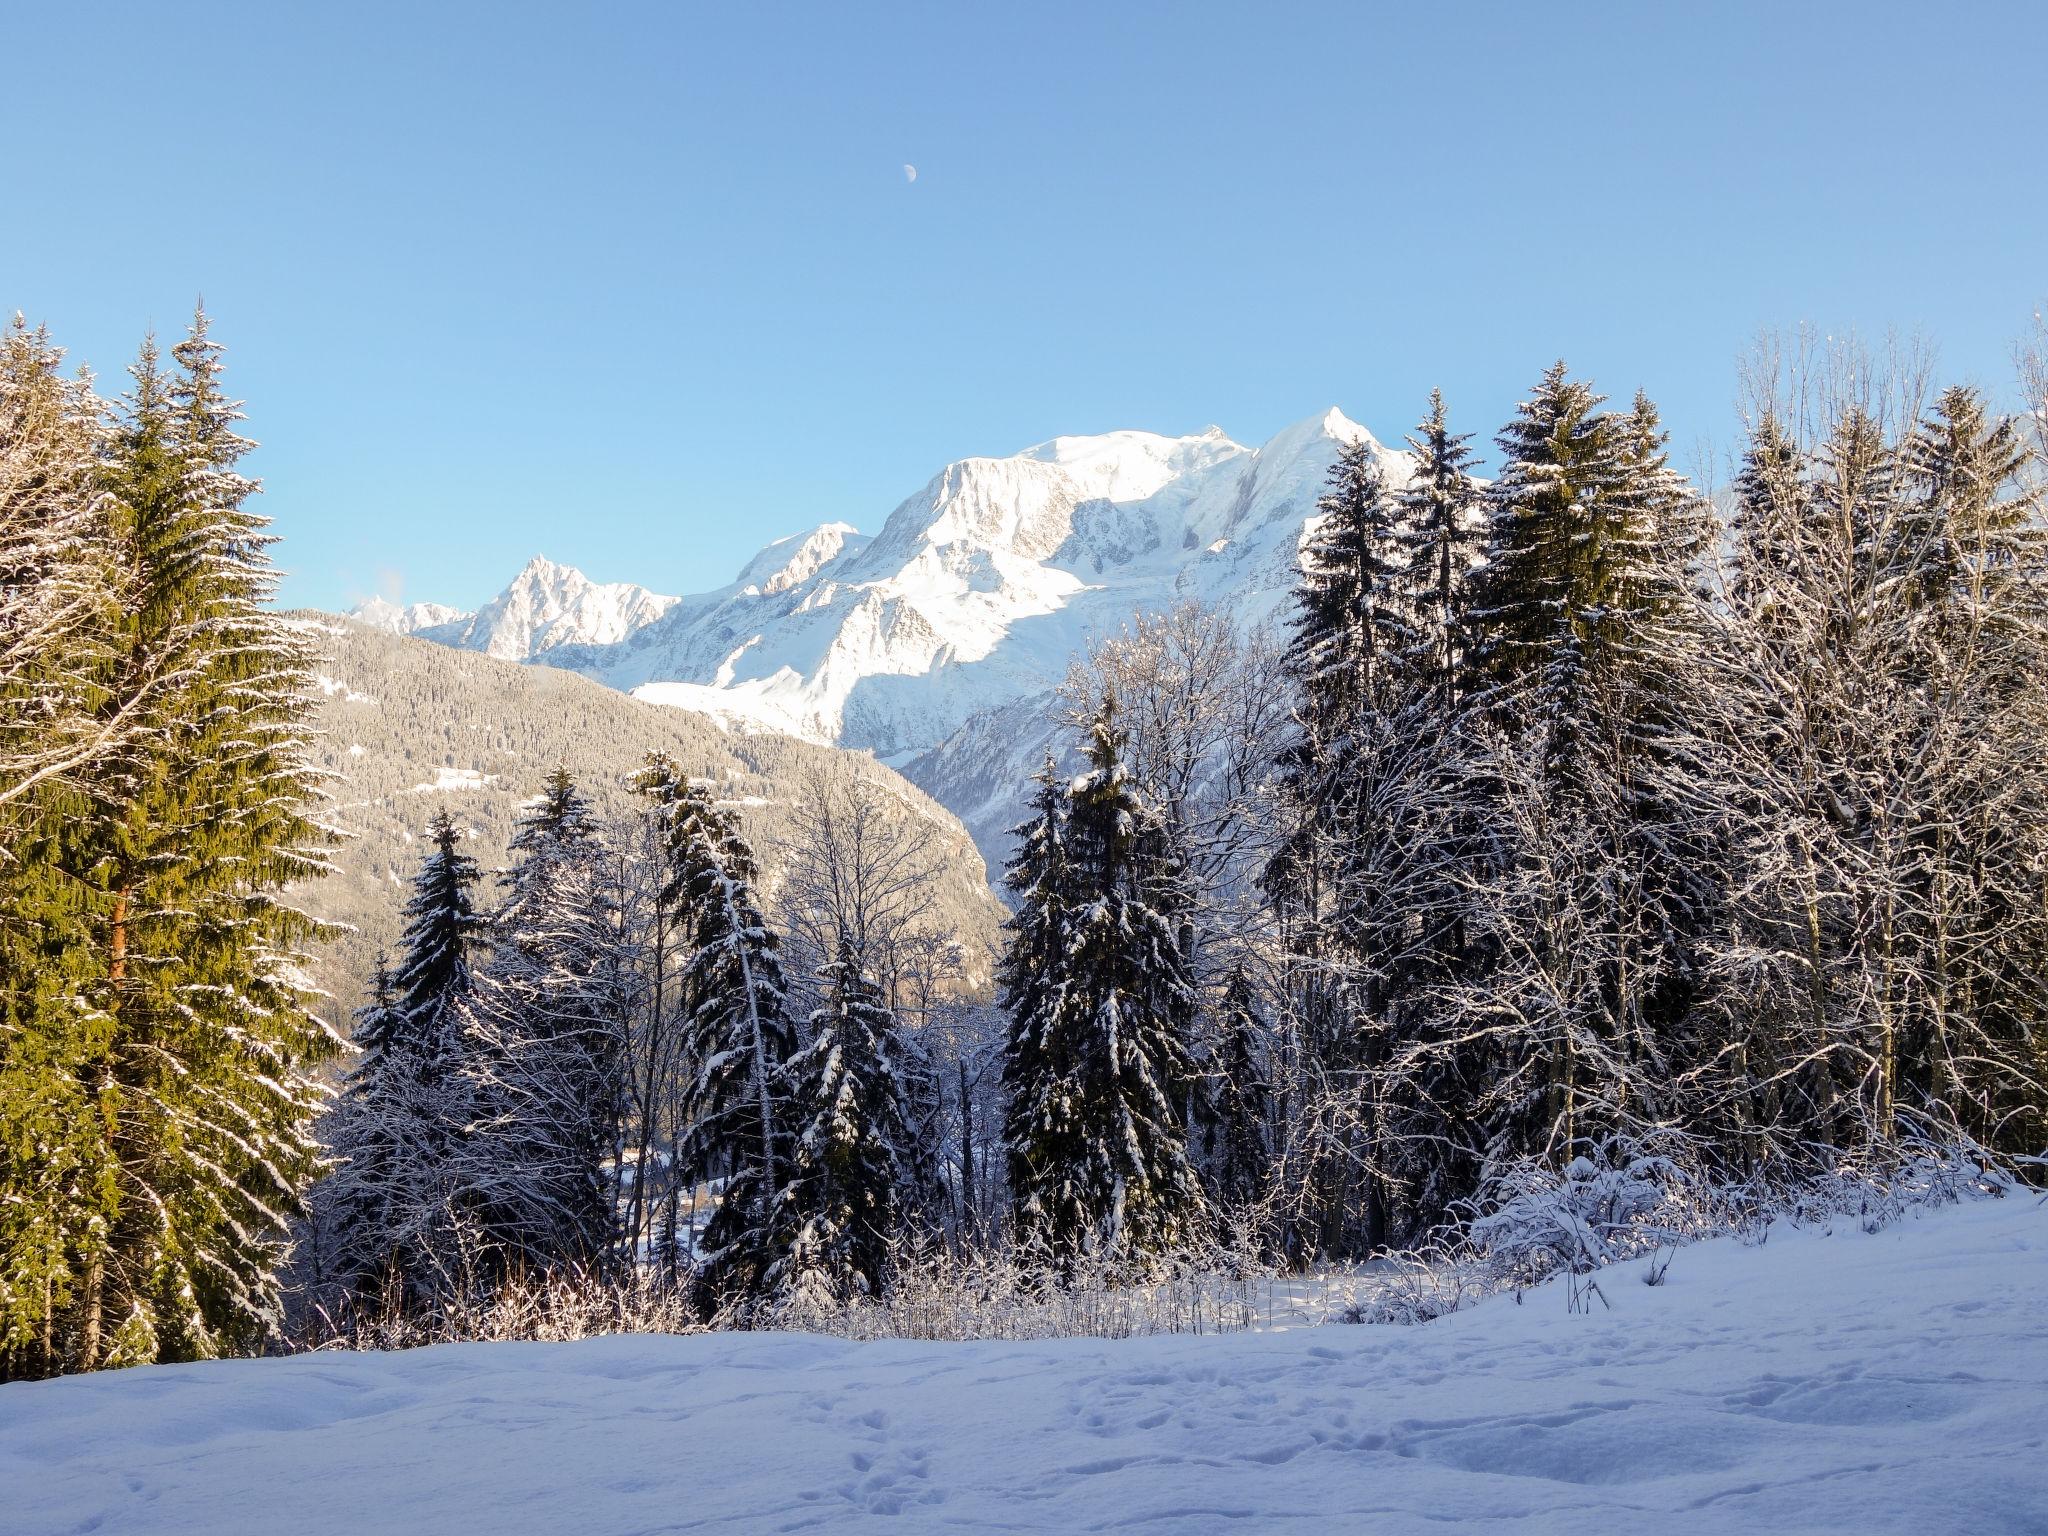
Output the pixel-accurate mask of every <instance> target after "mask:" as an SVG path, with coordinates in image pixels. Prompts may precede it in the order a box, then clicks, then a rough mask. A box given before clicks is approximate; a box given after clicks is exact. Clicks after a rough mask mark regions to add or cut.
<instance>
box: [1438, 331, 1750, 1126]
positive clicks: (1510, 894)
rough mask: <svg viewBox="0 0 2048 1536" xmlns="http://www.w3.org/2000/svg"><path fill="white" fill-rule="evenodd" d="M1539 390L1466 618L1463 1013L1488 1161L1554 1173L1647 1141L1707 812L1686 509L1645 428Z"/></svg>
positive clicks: (1680, 992) (1497, 498)
mask: <svg viewBox="0 0 2048 1536" xmlns="http://www.w3.org/2000/svg"><path fill="white" fill-rule="evenodd" d="M1600 404H1601V397H1600V396H1598V395H1596V394H1595V393H1594V392H1593V391H1592V389H1591V388H1590V386H1588V385H1586V384H1584V383H1582V382H1580V381H1577V380H1574V379H1571V378H1570V377H1569V376H1568V375H1567V374H1566V372H1565V369H1564V365H1563V364H1562V363H1560V364H1557V365H1556V366H1554V367H1553V368H1551V369H1550V370H1548V371H1547V372H1546V373H1545V375H1544V377H1543V379H1542V381H1541V382H1540V384H1539V385H1538V387H1537V389H1536V391H1535V392H1534V394H1533V395H1532V396H1531V398H1530V400H1528V401H1527V402H1525V403H1524V404H1523V405H1522V406H1521V407H1520V409H1519V410H1518V413H1517V417H1516V419H1515V421H1514V422H1512V423H1511V424H1510V425H1509V426H1508V428H1507V429H1506V430H1505V431H1503V433H1502V434H1501V437H1500V439H1499V442H1500V448H1501V451H1502V454H1503V456H1504V463H1503V466H1502V469H1501V473H1500V476H1499V478H1498V480H1496V481H1495V483H1494V485H1493V487H1492V489H1491V491H1490V493H1489V498H1488V499H1489V523H1490V532H1489V540H1488V551H1487V560H1486V564H1485V566H1484V567H1483V568H1482V571H1481V573H1480V576H1479V579H1478V582H1477V592H1476V594H1475V601H1474V607H1473V612H1472V619H1473V629H1474V655H1475V660H1476V662H1477V672H1478V687H1477V691H1476V693H1475V696H1474V699H1473V706H1474V708H1473V710H1472V720H1471V725H1470V729H1471V730H1472V731H1473V732H1475V733H1476V737H1477V739H1478V741H1479V742H1480V743H1481V745H1482V752H1483V761H1484V765H1485V766H1484V777H1485V789H1486V793H1487V794H1489V795H1490V796H1491V798H1492V801H1493V804H1492V806H1491V808H1490V810H1489V816H1488V820H1489V823H1490V827H1491V835H1492V836H1493V837H1494V838H1495V839H1496V841H1497V848H1496V851H1495V853H1494V854H1493V855H1492V857H1491V860H1490V865H1489V867H1487V868H1485V869H1483V870H1482V871H1481V877H1480V878H1479V879H1478V880H1477V882H1476V883H1475V889H1474V897H1473V900H1472V902H1471V904H1470V906H1471V910H1470V912H1469V915H1468V918H1467V925H1466V926H1467V931H1468V933H1469V934H1471V936H1472V938H1473V940H1474V943H1475V948H1476V950H1477V952H1478V953H1477V958H1476V960H1475V962H1474V963H1472V964H1471V965H1469V966H1468V970H1469V972H1470V974H1469V975H1468V976H1467V977H1466V978H1465V980H1464V983H1463V989H1462V990H1463V1000H1462V1002H1454V1003H1453V1007H1454V1009H1460V1010H1462V1011H1465V1012H1466V1013H1467V1014H1468V1015H1469V1016H1470V1018H1471V1019H1472V1021H1473V1023H1474V1024H1475V1025H1477V1026H1479V1028H1478V1029H1477V1030H1476V1031H1468V1035H1470V1034H1472V1033H1477V1034H1478V1035H1480V1036H1481V1037H1483V1038H1484V1039H1485V1040H1486V1041H1487V1043H1488V1048H1489V1052H1490V1055H1491V1065H1490V1070H1487V1071H1486V1072H1485V1073H1484V1074H1483V1076H1484V1077H1485V1078H1486V1079H1489V1080H1490V1086H1489V1089H1488V1091H1487V1098H1486V1102H1485V1103H1484V1105H1483V1106H1482V1115H1481V1118H1482V1122H1483V1123H1484V1124H1485V1125H1486V1126H1487V1128H1488V1130H1489V1132H1490V1135H1491V1137H1492V1138H1493V1139H1494V1141H1495V1143H1496V1145H1497V1146H1498V1147H1499V1148H1501V1149H1503V1150H1513V1151H1517V1152H1534V1153H1548V1154H1552V1155H1566V1154H1568V1149H1569V1148H1571V1147H1572V1146H1574V1145H1576V1144H1577V1143H1579V1142H1581V1141H1582V1140H1583V1139H1584V1138H1586V1137H1587V1136H1589V1135H1596V1134H1599V1133H1600V1132H1602V1131H1606V1130H1612V1129H1616V1128H1621V1127H1629V1126H1636V1125H1640V1124H1644V1123H1651V1122H1654V1121H1656V1120H1657V1119H1658V1118H1659V1117H1660V1116H1662V1115H1665V1114H1667V1113H1669V1112H1670V1110H1671V1108H1672V1101H1671V1098H1670V1090H1671V1086H1672V1077H1673V1070H1672V1062H1671V1060H1670V1054H1671V1052H1670V1046H1671V1035H1672V1033H1673V1031H1674V1030H1675V1029H1676V1027H1677V1019H1678V1016H1679V1015H1681V1014H1683V1013H1684V1012H1685V1011H1686V1009H1687V1008H1688V1006H1689V1001H1690V990H1691V985H1692V965H1693V962H1692V957H1691V954H1690V946H1691V945H1692V943H1693V942H1695V940H1696V938H1697V936H1698V934H1699V930H1700V926H1701V924H1702V922H1703V921H1704V918H1705V911H1704V904H1705V902H1706V901H1707V898H1706V897H1704V896H1703V895H1702V893H1701V890H1700V888H1699V884H1698V882H1699V881H1700V880H1701V879H1702V877H1703V865H1702V864H1701V863H1700V862H1698V861H1697V854H1696V849H1695V841H1696V838H1697V836H1698V834H1699V833H1700V830H1701V827H1700V822H1699V818H1701V817H1702V816H1707V815H1710V813H1711V811H1712V809H1713V794H1712V791H1711V789H1710V788H1709V787H1708V786H1707V785H1706V784H1705V783H1704V781H1703V779H1702V775H1703V774H1706V773H1707V771H1708V770H1707V769H1706V767H1705V765H1704V761H1703V759H1704V749H1703V747H1702V746H1701V744H1700V743H1698V742H1697V741H1696V740H1695V739H1694V738H1693V737H1692V736H1691V735H1690V734H1689V731H1688V728H1687V726H1686V723H1685V722H1686V720H1687V718H1688V714H1689V709H1688V701H1687V694H1686V689H1687V688H1689V687H1690V686H1691V685H1692V683H1693V682H1694V681H1695V680H1696V678H1697V675H1698V669H1699V663H1700V656H1701V652H1700V650H1699V646H1698V640H1697V623H1698V618H1699V612H1698V602H1697V596H1696V588H1695V585H1694V583H1693V581H1692V579H1691V577H1690V575H1689V574H1688V573H1687V572H1686V569H1685V562H1686V561H1687V560H1688V559H1689V558H1690V556H1691V554H1692V548H1691V546H1690V544H1689V543H1688V542H1686V541H1683V540H1677V539H1673V538H1670V537H1669V536H1668V535H1669V532H1670V530H1671V529H1672V528H1674V527H1680V526H1690V523H1689V521H1687V520H1688V519H1689V518H1690V517H1691V514H1690V513H1687V512H1685V511H1684V510H1683V508H1682V507H1681V506H1680V505H1679V503H1680V502H1682V501H1683V499H1684V497H1685V495H1686V493H1685V492H1684V490H1683V487H1682V486H1681V485H1679V484H1677V483H1676V482H1675V480H1674V479H1673V477H1671V476H1670V475H1669V472H1668V468H1667V466H1666V464H1665V460H1664V454H1663V442H1662V434H1661V431H1660V430H1659V429H1658V427H1657V425H1656V422H1655V416H1654V412H1652V411H1650V410H1648V409H1647V403H1646V402H1645V404H1644V407H1643V408H1639V409H1638V411H1637V412H1635V413H1633V414H1632V415H1629V416H1622V417H1614V416H1603V415H1600V414H1599V413H1598V407H1599V406H1600Z"/></svg>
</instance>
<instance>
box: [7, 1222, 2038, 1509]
mask: <svg viewBox="0 0 2048 1536" xmlns="http://www.w3.org/2000/svg"><path fill="white" fill-rule="evenodd" d="M2044 1259H2048V1211H2044V1210H2043V1209H2042V1207H2041V1204H2040V1202H2039V1201H2038V1200H2037V1199H2035V1198H2032V1197H2019V1198H2012V1199H2006V1200H1998V1201H1984V1202H1980V1203H1975V1204H1971V1205H1967V1206H1964V1207H1961V1208H1959V1209H1953V1210H1947V1211H1941V1212H1938V1213H1934V1214H1930V1215H1925V1216H1923V1217H1921V1218H1920V1219H1917V1220H1914V1219H1908V1220H1906V1221H1904V1222H1903V1223H1901V1224H1900V1225H1898V1226H1895V1227H1892V1228H1889V1229H1886V1230H1884V1231H1882V1232H1879V1233H1877V1234H1875V1235H1871V1234H1866V1233H1864V1232H1862V1231H1860V1230H1858V1229H1857V1228H1856V1227H1855V1226H1854V1225H1853V1223H1848V1222H1844V1223H1841V1224H1838V1225H1837V1227H1836V1228H1835V1230H1834V1232H1833V1234H1832V1235H1823V1234H1822V1233H1820V1232H1814V1231H1806V1232H1795V1231H1790V1230H1787V1229H1785V1228H1782V1227H1781V1228H1778V1229H1777V1230H1775V1231H1774V1232H1773V1233H1772V1234H1771V1236H1770V1238H1769V1241H1768V1242H1766V1243H1765V1244H1764V1245H1763V1246H1761V1247H1747V1246H1744V1245H1743V1244H1742V1243H1740V1242H1738V1241H1736V1240H1734V1239H1722V1240H1718V1241H1715V1242H1711V1243H1705V1244H1701V1245H1699V1246H1696V1247H1692V1248H1687V1249H1684V1250H1682V1251H1680V1252H1679V1254H1678V1255H1677V1258H1676V1260H1675V1262H1674V1263H1673V1264H1672V1266H1671V1269H1670V1271H1669V1275H1668V1279H1667V1282H1666V1283H1665V1284H1664V1285H1661V1286H1658V1287H1655V1288H1652V1287H1649V1286H1646V1285H1644V1284H1642V1283H1641V1274H1642V1268H1643V1266H1642V1265H1641V1264H1640V1263H1634V1264H1627V1265H1619V1266H1616V1267H1614V1268H1612V1269H1609V1270H1606V1271H1603V1272H1602V1273H1601V1275H1600V1283H1601V1287H1602V1290H1603V1291H1604V1293H1605V1295H1606V1297H1607V1299H1608V1302H1609V1303H1610V1304H1611V1305H1610V1306H1609V1307H1608V1308H1605V1309H1603V1307H1602V1306H1601V1304H1600V1302H1599V1301H1598V1300H1597V1299H1596V1300H1594V1302H1593V1310H1592V1311H1591V1313H1590V1314H1574V1313H1572V1312H1570V1311H1569V1310H1568V1309H1567V1305H1566V1296H1565V1291H1564V1288H1563V1286H1562V1284H1560V1283H1553V1284H1551V1285H1548V1286H1545V1287H1543V1288H1541V1289H1538V1290H1535V1291H1531V1292H1528V1293H1526V1294H1525V1295H1524V1296H1523V1297H1522V1298H1521V1299H1520V1300H1519V1302H1518V1301H1517V1299H1516V1298H1515V1297H1513V1296H1500V1297H1496V1298H1494V1299H1492V1300H1490V1301H1487V1302H1485V1303H1482V1304H1481V1305H1479V1306H1477V1307H1475V1308H1473V1309H1471V1310H1470V1311H1467V1312H1463V1313H1459V1314H1456V1315H1453V1316H1451V1317H1448V1318H1444V1319H1442V1320H1440V1321H1438V1322H1435V1323H1431V1324H1428V1325H1426V1326H1423V1327H1415V1328H1398V1327H1343V1326H1331V1327H1324V1328H1312V1329H1302V1330H1297V1331H1289V1332H1280V1333H1266V1334H1238V1335H1229V1336H1223V1337H1208V1338H1193V1337H1152V1338H1140V1339H1129V1340H1123V1341H1119V1342H1103V1341H1094V1340H1072V1339H1070V1340H1056V1341H1048V1342H1037V1343H976V1344H924V1343H900V1342H899V1343H873V1344H852V1343H847V1342H845V1341H842V1340H836V1339H827V1338H818V1337H810V1336H803V1335H794V1334H715V1335H701V1336H694V1337H687V1338H670V1337H620V1338H608V1339H600V1340H592V1341H589V1342H585V1343H577V1344H492V1345H450V1346H442V1347H437V1348H432V1349H422V1350H414V1351H409V1352H405V1353H399V1354H386V1355H349V1354H320V1355H307V1356H300V1357H297V1358H294V1359H288V1360H260V1361H233V1362H221V1363H216V1364H209V1365H200V1366H169V1367H156V1368H150V1369H145V1370H138V1371H126V1372H111V1373H106V1374H102V1375H97V1376H90V1377H81V1378H73V1379H70V1380H64V1381H55V1382H45V1383H33V1384H16V1385H12V1386H7V1387H4V1388H0V1530H4V1531H6V1532H7V1533H9V1536H46V1533H47V1536H54V1533H58V1532H67V1533H68V1532H85V1531H96V1532H109V1533H115V1532H138V1533H139V1532H149V1533H152V1536H233V1533H240V1532H248V1533H258V1532H261V1533H264V1536H273V1533H277V1532H287V1533H290V1536H320V1533H326V1532H335V1533H343V1532H346V1533H349V1536H381V1533H397V1532H413V1531H431V1532H435V1533H439V1536H455V1533H464V1532H479V1533H483V1532H489V1533H494V1536H529V1533H531V1536H541V1533H549V1536H552V1533H560V1532H576V1533H579V1536H603V1533H620V1536H624V1533H637V1536H654V1533H662V1532H692V1531H721V1532H756V1531H759V1532H774V1531H802V1530H816V1531H839V1530H858V1529H870V1528H872V1529H889V1530H896V1531H943V1530H975V1531H1008V1532H1056V1533H1067V1532H1079V1531H1110V1530H1133V1531H1150V1532H1170V1533H1176V1536H1179V1533H1188V1536H1194V1533H1203V1532H1219V1531H1232V1532H1251V1531H1261V1532H1263V1531H1283V1532H1319V1533H1320V1532H1354V1531H1355V1532H1375V1533H1378V1532H1387V1533H1402V1532H1410V1531H1462V1530H1473V1531H1479V1530H1484V1531H1511V1532H1567V1531H1570V1532H1585V1531H1601V1532H1605V1531H1614V1532H1637V1531H1642V1532H1658V1533H1707V1536H1717V1533H1724V1532H1725V1533H1733V1532H1745V1533H1746V1532H1768V1533H1772V1536H1790V1533H1807V1532H1841V1533H1851V1532H1854V1533H1877V1532H1900V1533H1905V1532H1912V1533H1915V1536H1945V1533H1955V1536H1963V1533H1971V1536H2000V1533H2005V1536H2022V1533H2028V1536H2037V1533H2041V1532H2044V1531H2048V1444H2044V1442H2048V1301H2044V1295H2043V1281H2044V1280H2048V1266H2044Z"/></svg>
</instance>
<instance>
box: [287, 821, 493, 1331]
mask: <svg viewBox="0 0 2048 1536" xmlns="http://www.w3.org/2000/svg"><path fill="white" fill-rule="evenodd" d="M462 836H463V834H462V830H461V829H460V828H459V827H457V826H456V824H455V821H454V818H452V817H451V816H449V815H448V813H447V812H445V811H438V812H436V813H435V814H434V816H433V818H432V820H431V821H430V822H429V823H428V828H427V837H428V843H427V851H426V854H425V856H424V857H423V858H422V859H421V861H420V868H419V871H418V872H417V873H416V874H415V875H414V876H413V884H412V893H411V895H410V896H409V897H408V898H407V901H406V904H405V918H406V926H405V931H404V934H403V936H402V938H401V939H400V945H401V949H402V954H401V958H400V961H399V965H398V969H397V970H396V972H395V973H386V972H385V971H384V970H383V968H382V967H381V966H380V967H379V972H378V976H377V978H376V982H375V985H374V988H373V995H372V1001H371V1002H370V1004H369V1005H368V1006H367V1007H365V1008H363V1009H362V1010H361V1011H359V1012H358V1013H357V1015H356V1020H355V1041H356V1045H357V1047H358V1048H359V1050H360V1051H361V1058H360V1060H359V1061H358V1062H357V1063H356V1065H355V1068H354V1069H353V1071H351V1072H350V1074H349V1077H348V1082H347V1086H346V1088H345V1090H344V1093H343V1097H342V1102H341V1104H340V1106H339V1107H338V1108H337V1110H336V1113H335V1115H334V1123H333V1127H332V1130H331V1142H332V1145H333V1148H334V1151H335V1154H336V1157H337V1162H338V1167H337V1169H336V1171H335V1173H334V1174H333V1175H331V1176H330V1177H329V1179H328V1180H327V1181H326V1183H325V1184H324V1185H323V1187H322V1192H321V1193H322V1199H323V1201H324V1202H325V1203H326V1204H327V1206H328V1208H329V1209H330V1211H331V1212H332V1217H331V1221H330V1222H329V1225H330V1226H331V1228H332V1231H333V1234H334V1238H333V1241H334V1254H333V1270H334V1274H335V1277H336V1278H337V1279H339V1280H340V1281H341V1282H342V1283H343V1284H345V1285H347V1286H349V1287H351V1288H353V1289H356V1290H359V1291H371V1290H388V1291H390V1292H391V1294H392V1296H393V1298H394V1299H398V1300H402V1301H405V1302H408V1303H419V1302H423V1301H426V1300H428V1299H430V1298H431V1297H432V1296H433V1295H434V1294H435V1293H436V1292H437V1291H438V1290H440V1289H442V1288H443V1287H444V1286H446V1285H447V1284H448V1283H449V1281H450V1279H451V1277H452V1276H451V1269H452V1267H453V1266H455V1265H456V1264H458V1263H459V1262H460V1258H459V1255H458V1253H457V1249H458V1247H459V1245H460V1243H461V1241H462V1240H463V1238H464V1236H465V1235H464V1234H462V1233H460V1232H458V1231H456V1230H455V1226H456V1223H458V1222H459V1221H461V1220H464V1219H467V1218H468V1216H469V1214H470V1213H469V1212H467V1211H465V1210H464V1209H463V1207H462V1205H461V1203H460V1197H459V1195H458V1183H457V1169H456V1167H455V1159H456V1156H457V1153H458V1152H459V1150H460V1147H461V1142H462V1139H463V1137H464V1135H465V1134H466V1133H467V1129H468V1126H469V1124H470V1122H471V1119H472V1111H473V1105H472V1102H471V1096H470V1091H469V1090H470V1086H471V1085H470V1082H469V1080H468V1078H467V1077H466V1076H465V1074H464V1071H463V1066H464V1049H465V1040H464V1036H463V1031H462V1008H463V1004H464V1002H465V1000H466V999H467V998H468V997H469V996H470V993H471V990H472V988H473V986H474V977H473V975H472V967H471V958H472V956H473V955H474V953H475V952H476V951H477V949H478V948H479V947H480V946H481V944H482V943H483V941H484V927H485V924H484V919H483V918H482V917H481V916H480V915H479V914H478V913H477V911H476V907H475V903H474V897H473V894H472V893H473V891H474V889H475V887H476V883H477V880H478V877H479V871H478V868H477V864H476V861H475V860H474V859H472V858H471V857H470V856H469V855H468V854H466V853H464V852H463V851H462Z"/></svg>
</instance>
